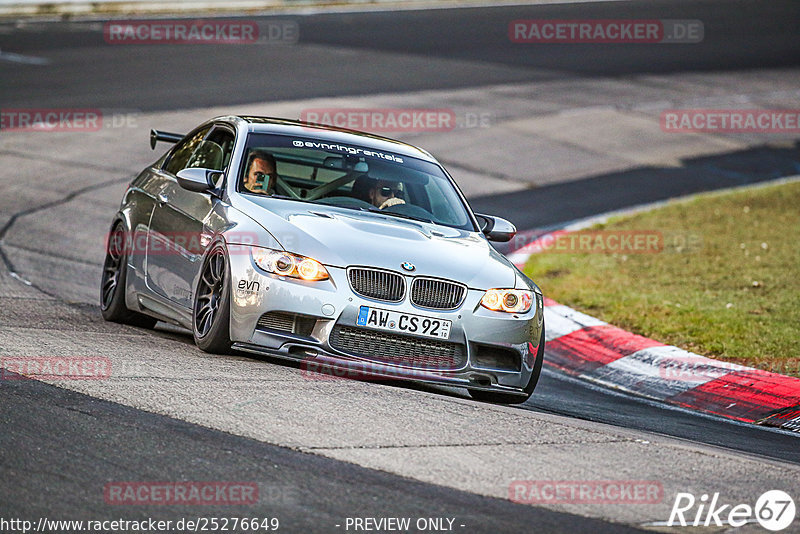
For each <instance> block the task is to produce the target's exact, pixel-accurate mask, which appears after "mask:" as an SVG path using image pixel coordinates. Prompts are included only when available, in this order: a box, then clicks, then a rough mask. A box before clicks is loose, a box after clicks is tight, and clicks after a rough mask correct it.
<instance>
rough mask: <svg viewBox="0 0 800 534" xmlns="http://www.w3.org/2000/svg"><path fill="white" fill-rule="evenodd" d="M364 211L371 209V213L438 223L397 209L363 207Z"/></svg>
mask: <svg viewBox="0 0 800 534" xmlns="http://www.w3.org/2000/svg"><path fill="white" fill-rule="evenodd" d="M361 209H362V210H364V211H369V212H370V213H380V214H381V215H392V216H394V217H400V218H401V219H409V220H412V221H420V222H425V223H429V224H436V223H434V222H433V221H432V220H430V219H424V218H422V217H414V216H413V215H406V214H405V213H397V212H396V211H386V210H382V209H378V208H361Z"/></svg>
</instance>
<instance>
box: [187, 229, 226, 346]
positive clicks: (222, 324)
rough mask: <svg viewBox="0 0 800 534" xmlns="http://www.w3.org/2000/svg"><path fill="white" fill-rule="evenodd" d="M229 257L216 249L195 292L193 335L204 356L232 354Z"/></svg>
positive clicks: (212, 250)
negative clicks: (208, 354) (209, 354)
mask: <svg viewBox="0 0 800 534" xmlns="http://www.w3.org/2000/svg"><path fill="white" fill-rule="evenodd" d="M230 278H231V276H230V268H229V266H228V255H227V252H226V250H225V248H224V247H223V246H222V245H219V244H218V245H215V246H214V248H212V249H211V252H209V254H208V256H206V259H205V261H204V262H203V267H202V269H201V270H200V278H199V279H198V281H197V288H195V292H194V306H193V307H192V333H193V334H194V342H195V344H196V345H197V346H198V347H199V348H200V349H201V350H203V351H204V352H210V353H212V354H227V353H229V352H230V350H231V335H230V328H231V299H230V285H231V284H230Z"/></svg>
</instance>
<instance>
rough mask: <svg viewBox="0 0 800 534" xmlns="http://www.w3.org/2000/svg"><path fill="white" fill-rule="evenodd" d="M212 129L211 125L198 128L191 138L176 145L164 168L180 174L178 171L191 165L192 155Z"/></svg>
mask: <svg viewBox="0 0 800 534" xmlns="http://www.w3.org/2000/svg"><path fill="white" fill-rule="evenodd" d="M210 129H211V126H208V127H207V128H203V129H201V130H198V131H197V132H195V134H194V135H192V136H191V137H190V138H188V139H186V140H184V141H182V142H181V144H180V145H178V146H176V147H175V148H174V149H173V151H172V155H171V156H170V157H169V160H167V164H166V166H165V167H164V170H165V171H167V172H169V173H172V174H178V171H180V170H182V169H185V168H186V167H189V166H190V165H189V160H190V158H191V157H192V154H193V153H194V151H195V150H196V149H197V148H198V146H199V145H200V144H201V143H202V142H203V138H204V137H205V136H206V134H207V133H208V130H210Z"/></svg>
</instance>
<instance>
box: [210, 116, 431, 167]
mask: <svg viewBox="0 0 800 534" xmlns="http://www.w3.org/2000/svg"><path fill="white" fill-rule="evenodd" d="M220 120H222V121H227V122H232V123H234V124H237V123H238V125H242V124H243V123H244V124H245V125H246V126H247V129H248V131H250V132H253V133H272V134H283V135H296V136H298V137H304V138H311V139H317V140H324V141H332V142H336V143H344V144H350V145H357V146H361V147H364V148H370V149H373V150H377V151H386V152H393V153H395V154H399V155H404V156H408V157H413V158H419V159H423V160H426V161H430V162H432V163H438V162H437V161H436V159H434V157H433V156H431V155H430V154H429V153H428V152H427V151H425V150H423V149H421V148H418V147H415V146H414V145H410V144H408V143H404V142H402V141H398V140H396V139H390V138H388V137H382V136H379V135H374V134H371V133H367V132H359V131H357V130H348V129H346V128H337V127H335V126H325V125H319V124H313V123H309V122H303V121H296V120H291V119H281V118H277V117H261V116H255V115H234V116H227V117H217V118H215V119H212V121H220Z"/></svg>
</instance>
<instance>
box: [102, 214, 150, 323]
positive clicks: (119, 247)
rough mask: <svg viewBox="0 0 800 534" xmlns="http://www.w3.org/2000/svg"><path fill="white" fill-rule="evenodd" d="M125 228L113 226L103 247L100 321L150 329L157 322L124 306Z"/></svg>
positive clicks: (126, 271) (117, 225) (125, 273)
mask: <svg viewBox="0 0 800 534" xmlns="http://www.w3.org/2000/svg"><path fill="white" fill-rule="evenodd" d="M125 245H126V238H125V228H124V226H123V225H122V223H117V224H115V225H114V226H113V227H112V229H111V233H110V234H109V237H108V242H107V243H106V259H105V262H103V274H102V276H101V279H100V313H102V315H103V319H105V320H106V321H111V322H114V323H121V324H127V325H130V326H140V327H143V328H153V327H154V326H155V325H156V323H157V322H158V320H157V319H155V318H153V317H150V316H149V315H144V314H143V313H139V312H135V311H132V310H129V309H128V307H127V306H126V305H125V281H126V280H127V278H128V267H127V265H128V261H127V259H128V255H127V253H126V252H125V249H126V246H125Z"/></svg>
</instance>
